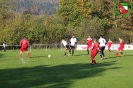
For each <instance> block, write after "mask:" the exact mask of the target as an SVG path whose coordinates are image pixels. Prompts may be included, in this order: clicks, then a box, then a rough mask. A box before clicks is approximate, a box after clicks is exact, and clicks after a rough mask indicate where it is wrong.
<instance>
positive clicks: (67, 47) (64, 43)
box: [60, 38, 70, 56]
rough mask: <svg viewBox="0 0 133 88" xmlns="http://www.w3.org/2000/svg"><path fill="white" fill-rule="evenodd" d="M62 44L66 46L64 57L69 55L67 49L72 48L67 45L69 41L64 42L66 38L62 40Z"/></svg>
mask: <svg viewBox="0 0 133 88" xmlns="http://www.w3.org/2000/svg"><path fill="white" fill-rule="evenodd" d="M60 44H63V46H64V56H66V53H67V49H70V46H69V45H68V44H67V41H66V40H64V38H62V40H61V43H60Z"/></svg>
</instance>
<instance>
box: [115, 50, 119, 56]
mask: <svg viewBox="0 0 133 88" xmlns="http://www.w3.org/2000/svg"><path fill="white" fill-rule="evenodd" d="M118 53H119V49H118V50H117V51H116V54H115V57H118Z"/></svg>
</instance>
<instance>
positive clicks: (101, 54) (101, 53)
mask: <svg viewBox="0 0 133 88" xmlns="http://www.w3.org/2000/svg"><path fill="white" fill-rule="evenodd" d="M99 52H100V57H101V59H103V47H101V49H100V51H99Z"/></svg>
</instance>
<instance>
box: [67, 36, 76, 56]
mask: <svg viewBox="0 0 133 88" xmlns="http://www.w3.org/2000/svg"><path fill="white" fill-rule="evenodd" d="M76 43H77V39H76V38H75V36H74V35H72V38H71V39H70V49H69V53H70V54H72V56H73V54H74V49H75V45H76Z"/></svg>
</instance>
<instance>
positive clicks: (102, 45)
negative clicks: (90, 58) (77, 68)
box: [99, 35, 106, 60]
mask: <svg viewBox="0 0 133 88" xmlns="http://www.w3.org/2000/svg"><path fill="white" fill-rule="evenodd" d="M99 45H100V56H101V59H102V60H103V59H105V55H104V49H105V46H106V39H104V38H103V36H102V35H100V38H99Z"/></svg>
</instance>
